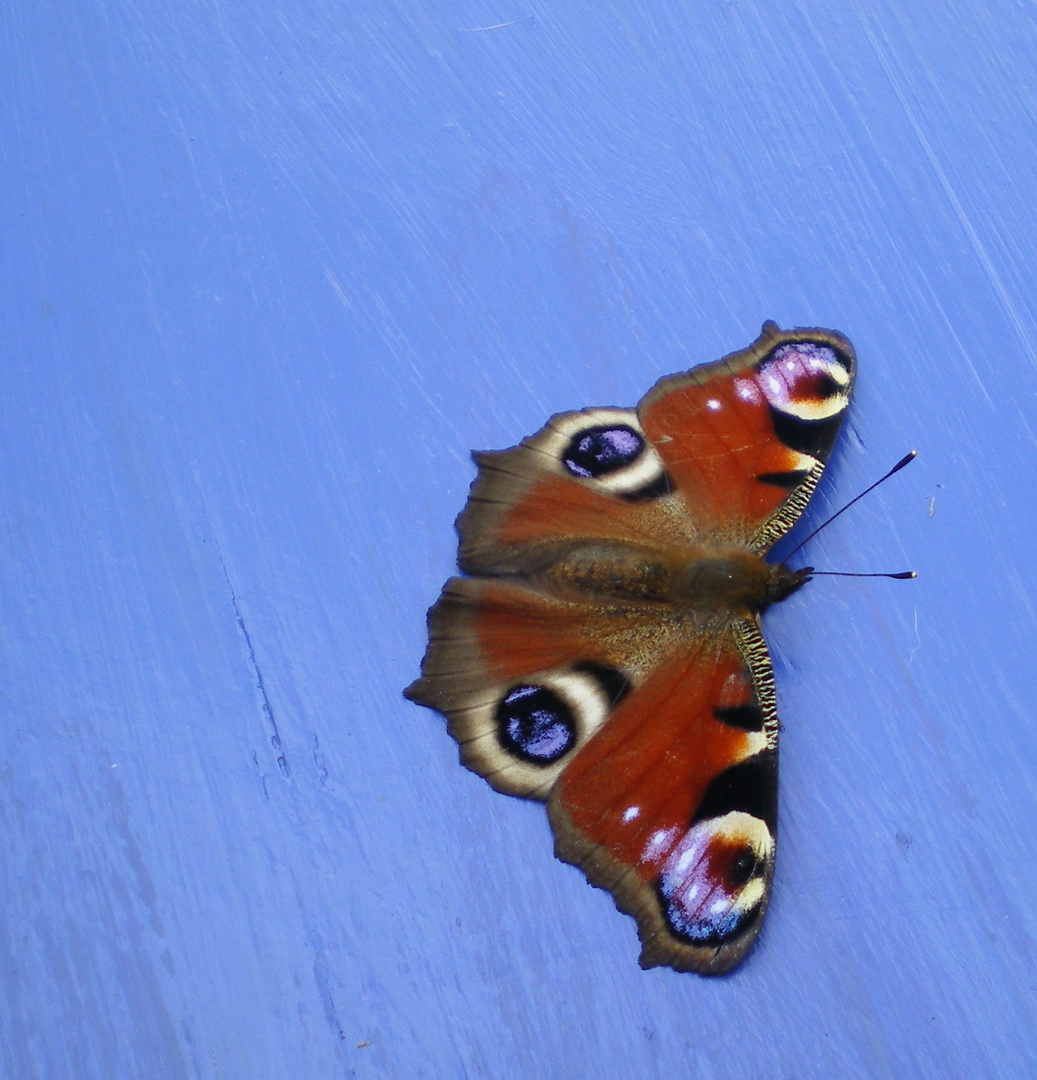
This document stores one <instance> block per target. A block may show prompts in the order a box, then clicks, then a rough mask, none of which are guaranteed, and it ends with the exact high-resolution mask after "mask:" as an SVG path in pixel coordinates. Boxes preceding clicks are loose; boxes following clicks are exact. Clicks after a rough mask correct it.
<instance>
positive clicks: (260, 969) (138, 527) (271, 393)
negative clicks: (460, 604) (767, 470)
mask: <svg viewBox="0 0 1037 1080" xmlns="http://www.w3.org/2000/svg"><path fill="white" fill-rule="evenodd" d="M0 53H2V56H0V86H2V107H0V109H2V113H0V114H2V123H3V137H2V141H0V146H2V153H3V158H4V166H3V169H2V170H0V185H2V190H3V206H4V213H3V220H4V235H5V239H4V242H3V244H2V246H0V259H2V266H3V270H2V272H3V280H4V289H3V299H2V301H0V303H2V310H3V326H4V330H3V355H4V361H3V378H2V383H0V387H2V389H0V439H2V463H0V521H2V528H3V558H2V560H0V591H2V595H3V618H2V622H0V666H2V684H0V685H2V691H0V703H2V715H3V732H4V743H3V753H2V759H0V768H2V774H0V775H2V789H0V790H2V795H0V815H2V816H0V830H2V837H3V840H2V843H0V851H2V853H3V874H4V883H5V885H4V889H3V893H2V896H3V899H2V917H0V993H2V1000H3V1008H2V1009H0V1075H2V1076H3V1077H4V1078H5V1080H37V1078H39V1080H70V1078H74V1080H112V1078H113V1077H115V1078H119V1080H136V1078H141V1080H156V1078H162V1080H179V1078H195V1077H198V1078H206V1080H208V1078H221V1080H267V1078H269V1080H291V1078H299V1080H312V1078H314V1077H356V1078H361V1080H363V1078H381V1077H386V1078H397V1077H398V1078H402V1080H415V1078H426V1077H427V1078H445V1077H467V1078H475V1077H488V1078H493V1080H508V1078H531V1077H532V1078H541V1077H542V1078H564V1080H570V1078H571V1080H579V1078H585V1077H586V1078H600V1077H617V1078H623V1080H640V1078H654V1077H673V1076H680V1077H685V1076H686V1077H694V1078H696V1080H700V1078H701V1080H712V1078H717V1080H721V1078H723V1080H733V1078H742V1077H744V1078H747V1080H749V1078H751V1080H770V1078H774V1080H788V1078H792V1077H832V1076H839V1077H864V1078H872V1077H875V1078H880V1077H881V1078H886V1077H895V1078H899V1077H904V1078H924V1077H933V1078H940V1080H946V1078H949V1077H950V1078H956V1077H962V1078H969V1080H976V1078H986V1077H991V1078H993V1077H1023V1076H1030V1075H1034V1074H1035V1073H1037V1051H1035V1049H1034V1041H1033V1031H1034V1030H1035V1027H1037V1006H1035V1001H1037V987H1035V982H1037V975H1035V972H1037V917H1035V906H1034V904H1033V901H1032V897H1033V896H1034V894H1035V890H1037V866H1035V859H1034V854H1033V852H1034V846H1035V832H1037V824H1035V823H1037V783H1035V781H1034V767H1035V762H1037V725H1035V723H1034V711H1035V710H1034V706H1033V701H1032V699H1033V689H1032V670H1033V663H1034V641H1035V625H1034V624H1035V607H1037V588H1035V564H1034V561H1033V558H1032V550H1033V543H1032V538H1033V531H1034V521H1035V510H1034V494H1033V488H1034V475H1035V468H1037V461H1035V458H1037V448H1035V437H1034V431H1035V426H1037V409H1035V394H1037V350H1035V346H1034V342H1035V340H1037V326H1035V320H1037V307H1035V301H1034V291H1033V251H1034V250H1035V249H1037V221H1035V207H1037V189H1035V179H1034V145H1035V140H1037V98H1035V91H1034V85H1035V84H1034V68H1035V63H1037V9H1035V8H1034V6H1033V4H1032V3H1029V2H1016V0H980V2H978V3H968V4H966V3H962V2H952V3H951V4H949V5H942V6H932V5H929V6H927V5H911V4H897V3H890V2H886V0H877V2H864V0H857V2H850V3H846V2H842V0H839V2H836V0H803V2H800V3H778V2H766V3H753V2H751V0H731V2H705V3H691V4H689V3H685V2H678V0H656V2H653V3H642V2H639V0H638V2H635V0H628V2H625V3H616V2H610V0H605V2H603V3H598V4H587V3H581V2H576V0H555V2H553V3H542V2H534V3H515V2H512V0H504V2H497V3H490V2H488V0H479V2H476V0H471V2H465V3H461V2H452V0H442V2H436V3H432V2H428V0H407V2H406V3H404V2H402V0H379V2H377V3H375V2H367V0H361V2H357V3H351V4H345V3H327V2H324V3H320V2H317V0H284V2H280V3H279V2H272V0H253V2H251V3H247V4H246V3H243V2H242V0H223V2H220V3H214V2H205V0H182V2H180V3H177V4H164V3H160V2H158V0H137V2H135V3H129V2H126V0H122V2H114V0H77V2H75V3H73V2H71V0H56V2H54V3H7V4H5V5H4V7H3V32H2V33H0ZM766 318H772V319H775V320H776V321H778V322H779V323H781V324H782V325H786V326H787V325H797V324H799V325H804V324H806V325H812V324H819V325H824V326H834V327H837V328H838V329H840V330H842V331H844V332H845V333H846V334H848V335H849V336H850V337H851V339H852V340H853V342H854V344H855V345H856V347H857V350H858V354H859V357H860V378H859V383H858V391H857V396H856V401H855V405H854V408H853V411H852V414H851V418H850V420H849V422H848V425H847V429H848V430H846V431H845V432H844V435H843V437H842V439H841V443H840V445H839V446H838V447H837V448H836V452H835V455H834V458H833V463H832V465H831V466H830V468H829V470H828V473H827V475H826V479H825V482H824V485H823V488H822V491H821V494H820V497H819V499H818V500H817V501H816V502H815V504H814V506H813V507H812V508H811V510H810V511H809V512H808V514H807V521H806V522H805V525H807V526H809V525H810V523H811V522H812V523H814V524H816V523H817V522H818V521H820V520H821V516H822V515H823V513H824V511H825V509H826V508H827V507H830V506H832V505H837V504H838V503H840V502H841V501H843V500H845V499H847V498H849V497H850V496H852V495H853V494H855V493H856V492H857V491H858V490H860V488H861V487H863V486H864V485H865V484H866V483H867V482H869V481H870V480H871V479H873V478H874V477H875V476H877V475H878V474H880V473H881V472H882V471H883V470H884V469H885V468H887V467H888V466H889V465H891V464H892V463H893V461H895V460H896V459H897V458H898V457H899V456H900V455H901V454H902V453H903V452H905V451H906V450H907V449H909V448H910V447H912V446H918V448H919V450H920V457H919V461H918V462H917V463H916V464H915V465H913V466H912V467H911V469H909V470H908V471H907V472H906V473H904V474H903V475H902V476H900V477H898V478H897V479H896V480H895V481H893V482H892V483H890V484H889V485H888V486H887V487H886V488H885V489H884V490H882V491H881V492H879V493H877V494H876V495H875V496H873V497H871V498H870V500H869V501H868V502H866V503H865V504H863V505H861V506H860V507H858V508H855V509H854V510H853V511H852V514H851V515H847V516H846V517H844V518H842V519H840V521H839V523H838V524H837V525H835V526H833V527H832V528H831V529H830V530H828V531H827V532H826V533H825V534H824V535H823V536H822V537H819V538H818V539H817V540H816V541H815V542H813V543H812V545H811V549H810V551H809V557H810V561H811V562H813V563H815V564H816V565H818V566H819V567H826V568H829V567H830V568H835V569H846V570H856V571H866V570H899V569H903V568H905V567H914V568H915V569H917V570H918V572H919V575H920V576H919V579H918V581H917V582H914V583H908V584H902V583H899V584H898V583H893V582H854V581H838V580H826V581H818V582H815V583H814V584H812V585H811V586H810V587H809V588H807V589H804V590H803V591H802V592H801V593H799V594H797V595H796V596H795V597H794V598H792V599H790V600H789V601H788V602H787V603H785V604H783V605H781V607H780V609H777V610H775V611H774V612H773V613H772V616H771V617H770V618H769V620H768V632H769V635H770V640H771V643H772V647H773V650H774V653H775V657H776V666H777V673H778V683H779V701H780V704H781V709H782V716H783V719H784V722H785V731H784V734H783V747H782V751H783V762H782V768H783V775H782V793H781V816H780V823H781V824H780V834H781V844H780V853H779V862H778V873H777V881H776V895H775V901H774V904H773V905H772V908H771V912H770V915H769V917H768V923H767V926H766V928H765V930H764V933H763V935H762V937H761V940H760V942H759V944H758V945H757V947H756V949H755V950H754V952H753V953H752V955H751V956H750V958H749V960H748V961H747V962H746V964H745V965H744V966H743V967H742V968H741V969H740V970H739V971H738V972H736V973H735V974H734V975H732V976H730V977H727V978H725V979H722V980H712V981H709V980H703V979H699V978H697V977H694V976H689V975H677V974H674V973H672V972H669V971H666V970H655V971H652V972H647V973H645V972H642V971H640V970H639V969H638V967H637V965H636V962H635V958H636V955H637V943H636V938H635V934H634V929H633V925H632V923H631V921H630V920H629V919H627V918H625V917H623V916H621V915H619V914H618V913H617V912H616V911H615V910H614V909H613V907H612V904H611V902H610V900H609V898H608V897H607V896H606V895H604V894H603V893H601V892H599V891H596V890H593V889H591V888H590V887H588V886H587V885H586V884H585V883H584V882H583V880H582V878H581V876H580V875H579V874H578V873H577V872H576V871H574V870H573V869H572V868H570V867H566V866H563V865H562V864H560V863H558V862H556V861H555V860H554V859H553V857H552V855H551V845H550V837H549V830H548V827H547V823H546V821H545V819H544V815H543V811H542V809H541V808H540V807H539V806H537V805H532V804H528V803H523V802H520V801H517V800H511V799H507V798H504V797H502V796H500V795H496V794H494V793H493V792H492V791H491V790H490V789H489V788H488V787H487V786H486V785H485V784H484V783H483V782H482V781H480V780H479V779H478V778H476V777H475V776H472V775H471V774H469V773H467V772H465V771H464V770H462V769H461V768H460V767H459V766H458V765H457V763H456V751H455V747H454V745H453V743H452V742H451V740H450V739H449V738H448V737H447V736H446V734H445V733H444V731H443V728H442V724H441V722H440V721H439V720H438V719H437V718H436V717H434V716H433V715H432V714H430V713H428V712H426V711H424V710H420V709H417V708H415V707H414V706H412V705H409V704H408V703H407V702H405V701H404V700H403V698H402V697H401V694H400V691H401V688H402V687H403V686H404V685H405V684H406V683H407V682H409V681H410V680H411V679H412V678H413V677H414V676H415V674H416V673H417V665H418V661H419V659H420V656H421V653H422V650H423V647H424V633H425V631H424V613H425V609H426V607H427V606H428V605H429V604H430V603H431V602H432V600H433V599H434V598H435V596H436V594H437V592H438V589H439V586H440V584H441V582H442V580H443V579H444V578H445V577H446V576H447V575H448V573H449V572H450V570H451V567H452V562H453V558H454V548H455V538H454V534H453V530H452V521H453V518H454V515H455V514H456V513H457V511H458V510H459V509H460V508H461V506H462V504H463V503H464V500H465V496H466V492H467V488H468V485H469V483H470V481H471V479H472V476H473V468H472V465H471V463H470V460H469V458H468V451H469V449H470V448H472V447H475V448H500V447H504V446H508V445H512V444H514V443H515V442H517V441H518V440H519V439H520V438H521V437H522V436H524V435H526V434H528V433H530V432H532V431H534V430H536V429H537V428H538V427H539V426H540V424H541V423H542V422H543V420H544V419H545V418H546V417H547V415H548V414H550V413H551V412H554V411H558V410H561V409H568V408H574V407H580V406H585V405H594V404H608V405H631V404H633V403H634V402H635V401H636V400H637V399H638V398H639V397H640V396H641V394H642V393H643V392H644V391H645V390H646V389H647V388H648V387H649V386H650V385H651V384H652V383H653V382H654V381H655V379H656V378H658V377H659V376H660V375H663V374H666V373H669V372H672V371H677V370H681V369H683V368H687V367H689V366H691V365H692V364H694V363H698V362H701V361H706V360H711V359H714V358H716V357H717V356H719V355H721V354H722V353H724V352H727V351H729V350H731V349H733V348H737V347H740V346H742V345H744V344H745V343H746V342H748V341H749V340H751V339H752V337H753V336H754V335H755V334H756V332H757V331H758V329H759V326H760V324H761V322H762V321H763V320H764V319H766ZM801 535H804V534H802V533H801Z"/></svg>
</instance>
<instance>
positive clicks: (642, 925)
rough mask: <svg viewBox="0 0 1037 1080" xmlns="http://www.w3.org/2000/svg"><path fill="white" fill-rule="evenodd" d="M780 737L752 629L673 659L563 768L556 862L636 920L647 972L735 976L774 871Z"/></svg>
mask: <svg viewBox="0 0 1037 1080" xmlns="http://www.w3.org/2000/svg"><path fill="white" fill-rule="evenodd" d="M776 729H777V724H776V717H775V713H774V700H773V686H772V684H771V681H770V666H769V661H768V660H767V657H766V649H765V646H764V645H763V640H762V638H761V637H760V636H759V631H758V628H757V627H756V624H755V622H754V621H753V622H748V621H747V622H745V623H744V624H737V625H736V626H729V627H727V628H726V629H725V630H724V631H723V633H722V634H720V635H719V636H717V637H715V638H713V639H707V640H705V641H703V642H702V643H700V644H699V646H698V647H696V648H693V649H692V650H691V651H690V652H688V653H686V654H684V655H674V656H671V657H669V658H668V659H667V660H666V661H665V662H664V663H663V664H662V665H660V666H659V667H658V668H657V669H656V670H655V671H653V672H652V674H651V676H650V677H649V678H648V679H647V680H646V681H645V683H644V684H643V685H641V686H639V687H638V688H637V689H636V690H634V691H633V692H632V693H631V694H630V695H629V696H628V697H627V698H625V699H624V700H623V701H622V702H620V704H619V705H618V706H617V707H616V708H615V709H614V710H613V712H612V713H611V714H610V716H609V718H608V720H607V721H606V722H605V723H604V725H603V726H602V727H601V728H600V729H599V730H598V731H597V732H596V733H595V734H594V735H593V737H592V738H590V739H589V740H588V742H587V743H586V744H585V745H584V746H582V747H581V748H580V749H579V750H578V751H577V752H576V754H575V755H574V756H573V758H572V760H571V761H569V762H568V764H567V765H566V767H565V769H564V771H563V772H562V774H561V776H560V778H559V780H558V782H557V783H556V784H555V787H554V789H553V791H552V793H551V799H550V807H549V809H550V813H551V820H552V824H553V825H554V828H555V832H556V837H557V841H558V854H559V855H560V856H561V857H562V858H564V859H565V860H566V861H568V862H572V863H575V864H576V865H578V866H580V867H582V868H583V870H584V871H585V872H586V874H587V876H588V878H589V879H590V880H591V881H592V882H593V883H594V884H595V885H599V886H601V887H602V888H606V889H608V890H610V891H611V892H612V893H613V894H614V896H615V898H616V902H617V905H618V906H619V907H620V908H621V909H622V910H624V911H627V912H629V913H630V914H632V915H634V916H635V917H636V918H637V920H638V925H639V929H640V932H641V937H642V941H643V942H644V952H643V954H642V962H643V963H645V964H646V965H651V964H656V963H665V964H669V965H670V966H673V967H677V968H678V969H681V970H695V971H703V972H718V971H723V970H727V969H728V968H730V967H731V966H732V965H733V964H734V963H736V962H737V960H738V959H739V958H740V957H741V956H742V955H743V954H744V952H745V950H746V949H748V947H749V945H750V944H751V942H752V940H753V938H754V937H755V935H756V932H757V930H758V929H759V924H760V919H761V917H762V913H763V910H764V908H765V906H766V902H767V894H768V890H769V884H770V878H771V875H772V872H773V855H774V828H775V818H776V807H777V771H776V749H777V730H776Z"/></svg>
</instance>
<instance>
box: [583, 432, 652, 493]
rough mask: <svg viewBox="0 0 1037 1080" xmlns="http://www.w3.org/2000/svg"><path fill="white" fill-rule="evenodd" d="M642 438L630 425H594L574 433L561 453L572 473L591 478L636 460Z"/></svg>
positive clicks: (640, 448)
mask: <svg viewBox="0 0 1037 1080" xmlns="http://www.w3.org/2000/svg"><path fill="white" fill-rule="evenodd" d="M644 445H645V441H644V439H643V438H642V437H641V436H640V435H638V433H637V432H636V431H634V429H633V428H630V427H626V426H625V425H623V426H620V427H595V428H587V429H586V430H584V431H581V432H580V433H579V434H578V435H575V436H574V437H573V439H572V441H571V442H570V443H569V445H568V447H567V448H566V451H565V453H564V454H563V455H562V464H564V465H565V467H566V468H567V469H568V470H569V472H571V473H572V474H573V476H581V477H583V478H584V479H588V480H592V479H596V478H597V477H599V476H606V475H607V474H608V473H612V472H616V471H617V470H618V469H625V468H626V467H627V466H628V465H630V464H632V463H633V462H634V461H635V460H637V457H638V455H639V454H640V453H641V451H642V450H643V449H644Z"/></svg>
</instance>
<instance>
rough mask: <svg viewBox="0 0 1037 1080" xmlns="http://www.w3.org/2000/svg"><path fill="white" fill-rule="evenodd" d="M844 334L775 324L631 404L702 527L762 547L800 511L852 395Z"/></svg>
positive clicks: (850, 353) (848, 347)
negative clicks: (744, 346)
mask: <svg viewBox="0 0 1037 1080" xmlns="http://www.w3.org/2000/svg"><path fill="white" fill-rule="evenodd" d="M854 363H855V361H854V355H853V349H852V347H851V345H850V343H849V342H848V341H847V340H846V339H845V338H844V337H842V335H841V334H836V333H834V332H832V331H830V330H816V329H796V330H779V329H778V328H777V327H776V326H775V325H774V324H773V323H767V324H765V325H764V329H763V333H762V334H761V335H760V337H759V338H758V339H757V340H756V341H755V342H754V343H753V344H752V345H750V346H749V347H748V348H747V349H743V350H741V351H740V352H737V353H732V354H731V355H730V356H728V357H725V358H724V359H723V360H720V361H718V362H717V363H715V364H706V365H702V366H701V367H697V368H694V369H693V370H692V371H690V372H688V373H686V374H684V375H671V376H669V377H667V378H665V379H662V380H661V381H660V382H659V383H657V384H656V386H655V387H654V388H653V389H652V390H651V391H650V392H649V393H648V394H647V395H646V396H645V398H644V399H643V400H642V402H641V404H640V406H639V407H638V415H639V417H640V420H641V423H642V425H643V429H644V432H645V434H646V436H647V437H648V439H649V440H650V441H651V442H652V444H653V446H654V447H655V449H656V451H657V453H658V454H659V457H660V458H661V460H662V462H663V465H664V467H665V469H666V472H667V473H668V475H669V476H670V478H671V480H672V481H673V485H674V487H675V488H676V490H677V491H678V492H680V494H681V495H683V497H684V501H685V503H686V505H687V507H688V513H689V515H690V516H691V518H692V519H693V520H694V522H695V523H696V525H697V526H698V530H699V532H700V533H701V534H702V535H703V536H705V537H710V536H715V537H717V538H718V539H722V540H726V541H728V542H738V543H744V544H748V545H749V546H750V547H752V548H753V549H754V550H758V551H762V550H765V549H766V548H767V547H769V546H770V545H771V544H773V543H774V542H775V540H777V539H778V538H779V537H780V536H781V535H782V534H783V533H784V532H786V531H787V530H788V529H789V528H790V527H791V526H792V524H793V522H794V521H795V519H796V518H797V517H798V516H799V514H800V513H801V512H802V509H803V507H804V506H805V505H806V503H807V500H808V499H809V497H810V495H811V493H812V492H813V490H814V487H815V486H816V485H817V481H818V479H819V478H820V476H821V472H822V470H823V468H824V465H825V462H826V461H827V460H828V455H829V453H830V452H831V448H832V443H833V442H834V440H835V436H836V434H837V432H838V430H839V426H840V424H841V422H842V418H843V416H844V414H845V412H846V409H847V407H848V405H849V399H850V392H851V389H852V385H853V376H854Z"/></svg>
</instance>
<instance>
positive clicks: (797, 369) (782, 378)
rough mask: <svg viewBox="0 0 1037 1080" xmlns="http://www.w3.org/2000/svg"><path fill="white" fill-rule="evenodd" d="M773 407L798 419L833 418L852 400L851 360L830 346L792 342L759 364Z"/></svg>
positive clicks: (758, 374) (780, 347)
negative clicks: (850, 395)
mask: <svg viewBox="0 0 1037 1080" xmlns="http://www.w3.org/2000/svg"><path fill="white" fill-rule="evenodd" d="M756 377H757V381H758V382H759V384H760V388H761V389H762V390H763V394H764V397H766V399H767V401H768V403H769V404H770V406H771V408H773V409H776V410H777V411H778V412H780V413H784V414H785V415H787V416H791V417H794V418H795V419H797V420H805V421H816V420H829V419H831V418H832V417H834V416H837V415H838V414H839V413H841V412H843V410H844V409H845V408H846V406H847V405H848V403H849V389H850V362H849V360H848V359H846V358H845V357H843V356H842V355H841V354H840V353H839V352H838V351H837V350H836V349H834V348H832V346H830V345H821V344H819V343H818V342H815V341H789V342H786V343H785V344H784V345H779V346H778V347H777V348H776V349H774V350H773V351H772V352H771V353H770V355H768V356H767V357H766V359H764V360H763V361H762V362H761V363H760V365H759V366H758V367H757V376H756Z"/></svg>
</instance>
